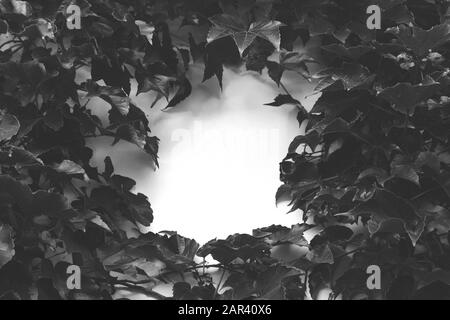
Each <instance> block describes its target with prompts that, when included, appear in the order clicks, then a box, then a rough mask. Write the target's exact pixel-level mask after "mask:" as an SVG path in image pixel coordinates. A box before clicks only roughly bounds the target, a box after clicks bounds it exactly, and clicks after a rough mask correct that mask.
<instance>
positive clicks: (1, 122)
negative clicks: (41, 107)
mask: <svg viewBox="0 0 450 320" xmlns="http://www.w3.org/2000/svg"><path fill="white" fill-rule="evenodd" d="M19 129H20V124H19V120H17V118H16V117H15V116H13V115H10V114H1V113H0V141H5V140H9V139H11V138H12V137H14V136H15V135H16V134H17V133H18V132H19Z"/></svg>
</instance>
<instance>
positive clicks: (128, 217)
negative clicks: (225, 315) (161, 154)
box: [0, 0, 450, 300]
mask: <svg viewBox="0 0 450 320" xmlns="http://www.w3.org/2000/svg"><path fill="white" fill-rule="evenodd" d="M371 5H376V6H378V8H380V10H381V21H380V28H375V29H369V28H368V27H367V24H366V21H367V18H368V15H367V11H366V10H367V8H368V7H369V6H371ZM449 7H450V5H449V3H448V2H447V1H445V0H360V1H354V0H301V1H296V0H236V1H219V0H189V1H187V0H185V1H183V0H148V1H147V0H29V1H19V0H0V170H1V171H0V298H3V299H112V298H117V297H118V295H117V292H118V291H119V290H122V289H127V290H130V291H133V292H138V293H143V294H146V295H148V296H149V297H151V298H155V299H298V300H302V299H310V298H312V299H316V298H318V297H319V295H320V293H321V292H323V290H324V289H326V290H328V292H329V293H330V294H329V298H330V299H412V298H416V299H425V298H450V287H449V284H450V246H449V241H450V233H449V230H450V211H449V210H450V170H449V164H450V148H449V147H450V146H449V135H450V98H449V96H450V76H449V74H450V69H449V67H450V60H449V59H450V24H449V21H450V20H449V19H450V10H449ZM77 19H79V21H77ZM78 22H79V23H78ZM193 63H203V64H204V81H206V80H209V79H210V78H216V79H217V82H218V85H219V86H222V77H223V68H224V66H231V65H233V66H236V65H243V66H245V68H246V69H247V70H251V71H255V72H259V73H261V72H267V73H268V75H269V76H270V78H271V79H272V80H273V81H274V82H275V84H276V85H277V86H278V87H279V88H280V95H279V96H277V97H276V98H274V101H273V102H270V101H268V105H269V106H261V107H282V106H283V105H285V104H290V105H295V106H296V107H297V108H298V117H297V120H298V122H299V126H300V128H299V133H301V132H304V134H300V135H298V136H297V137H295V138H294V139H293V142H292V143H291V145H290V147H289V150H286V151H287V156H286V157H285V158H284V159H282V160H281V159H280V160H281V164H280V179H281V181H282V186H281V187H280V189H279V190H278V192H277V194H276V201H277V202H280V201H283V200H287V201H290V207H291V209H292V211H295V210H301V211H302V212H303V220H302V221H299V223H298V224H297V225H294V226H292V227H290V228H288V227H283V226H269V227H267V228H262V229H257V230H254V231H253V233H252V234H251V235H250V234H236V235H232V236H229V237H228V238H227V239H224V240H212V241H210V242H208V243H207V244H205V245H203V246H201V247H200V246H199V244H198V243H197V242H196V241H195V240H193V239H187V238H185V237H182V236H180V235H178V234H177V233H176V232H164V233H152V232H144V230H145V228H143V227H148V226H150V225H151V223H152V221H153V211H152V209H151V205H150V202H149V199H147V197H146V196H144V195H142V194H136V193H135V192H133V187H134V186H135V181H133V180H132V179H130V178H128V177H124V176H121V175H119V174H115V173H114V165H113V163H114V159H111V158H109V157H107V158H106V159H105V169H104V171H103V172H100V171H99V170H98V169H97V168H96V167H92V163H91V161H90V160H91V157H92V155H93V151H92V150H91V149H90V148H89V147H88V146H87V145H86V139H88V138H90V139H91V138H92V139H95V138H96V137H101V136H103V137H110V139H111V142H112V143H113V144H116V143H118V142H119V141H121V140H124V141H127V142H129V143H132V144H134V145H136V147H137V148H140V149H142V152H144V153H146V154H147V155H148V161H149V162H151V163H152V164H154V166H155V167H158V144H159V139H158V138H157V137H155V136H153V135H152V133H151V130H150V129H151V128H150V127H149V121H148V119H147V117H146V114H145V110H147V109H148V108H152V107H154V105H155V104H156V103H157V102H159V103H161V101H164V103H165V108H179V107H181V106H180V105H179V103H180V102H181V101H183V100H184V99H186V98H187V97H188V96H189V95H190V94H191V91H192V85H191V83H190V80H189V78H188V77H187V75H186V72H187V70H188V69H189V66H190V65H191V64H193ZM288 72H294V73H297V74H298V75H299V76H301V77H303V78H305V79H307V80H308V81H310V82H311V83H314V84H315V85H316V87H315V90H314V91H315V92H314V93H315V94H317V95H318V96H319V98H318V100H317V101H316V103H315V104H314V106H313V108H312V109H311V110H306V109H305V107H304V106H302V104H301V102H299V101H298V100H297V99H295V98H294V97H293V96H292V95H291V94H290V93H289V91H288V90H287V89H286V87H285V86H284V84H283V76H284V74H285V73H288ZM80 74H84V75H86V74H87V75H88V76H87V78H86V77H84V78H83V77H80ZM85 78H86V79H85ZM80 79H82V80H80ZM132 81H136V82H137V84H138V87H137V94H141V93H147V92H153V93H154V97H155V101H154V102H153V103H152V102H150V104H149V105H136V104H135V103H134V102H133V100H132V99H131V98H130V93H131V91H132V89H131V87H132V86H131V82H132ZM94 98H100V99H103V100H104V101H105V102H106V103H107V105H108V106H109V107H108V109H109V110H107V114H108V118H107V119H106V121H104V120H102V119H100V118H99V117H97V116H96V115H95V114H98V113H97V112H93V110H92V108H93V106H92V104H90V101H91V99H94ZM250 187H251V186H250ZM149 196H150V197H151V195H149ZM150 199H151V198H150ZM156 214H157V212H156ZM130 225H131V226H135V229H136V230H141V231H139V232H138V234H137V235H130V234H129V232H128V231H129V228H130ZM307 232H312V233H313V234H314V237H313V238H312V239H310V241H308V240H307V239H306V237H305V233H307ZM286 245H289V246H292V247H297V248H300V249H301V250H303V251H304V254H302V255H301V256H299V257H296V258H295V259H292V260H286V259H281V258H278V257H277V255H275V254H274V251H276V249H277V248H278V247H280V246H286ZM207 257H212V258H213V259H214V260H215V261H216V263H214V264H208V263H206V262H205V261H206V260H205V259H206V258H207ZM70 266H78V267H79V268H80V270H81V283H80V286H79V287H78V288H70V286H68V285H67V280H68V277H69V276H70V274H68V273H67V270H68V267H70ZM373 266H377V267H378V268H379V270H381V275H380V279H381V285H380V286H379V287H376V286H375V288H373V287H371V286H368V282H367V279H368V276H369V275H368V274H367V270H368V267H373ZM215 270H218V271H219V275H220V276H219V278H218V279H215V278H214V277H212V276H211V272H209V271H215ZM180 276H181V277H180ZM180 279H191V280H183V281H181V280H180ZM165 282H166V283H167V282H169V283H173V294H172V296H170V297H165V296H162V295H161V294H160V293H157V292H155V291H154V290H153V289H154V288H155V286H157V285H158V284H161V283H165Z"/></svg>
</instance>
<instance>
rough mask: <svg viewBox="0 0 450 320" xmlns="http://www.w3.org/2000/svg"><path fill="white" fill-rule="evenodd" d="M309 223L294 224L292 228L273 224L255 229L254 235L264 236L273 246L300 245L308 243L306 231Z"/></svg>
mask: <svg viewBox="0 0 450 320" xmlns="http://www.w3.org/2000/svg"><path fill="white" fill-rule="evenodd" d="M309 228H310V226H308V225H300V224H297V225H293V226H292V227H291V228H287V227H283V226H275V225H272V226H270V227H266V228H261V229H256V230H253V236H254V237H257V238H264V239H265V241H266V242H267V243H269V244H270V245H272V246H277V245H280V244H286V243H288V244H293V245H297V246H300V247H304V246H307V245H308V241H307V240H306V239H305V237H304V233H305V231H306V230H308V229H309Z"/></svg>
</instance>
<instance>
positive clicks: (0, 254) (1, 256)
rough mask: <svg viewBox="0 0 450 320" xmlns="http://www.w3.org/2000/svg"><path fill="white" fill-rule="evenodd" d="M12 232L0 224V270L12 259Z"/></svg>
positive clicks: (9, 228)
mask: <svg viewBox="0 0 450 320" xmlns="http://www.w3.org/2000/svg"><path fill="white" fill-rule="evenodd" d="M14 254H15V251H14V231H13V229H12V228H11V227H10V226H8V225H6V224H0V269H1V268H2V267H3V266H4V265H5V264H7V263H8V262H9V261H11V259H12V258H13V257H14Z"/></svg>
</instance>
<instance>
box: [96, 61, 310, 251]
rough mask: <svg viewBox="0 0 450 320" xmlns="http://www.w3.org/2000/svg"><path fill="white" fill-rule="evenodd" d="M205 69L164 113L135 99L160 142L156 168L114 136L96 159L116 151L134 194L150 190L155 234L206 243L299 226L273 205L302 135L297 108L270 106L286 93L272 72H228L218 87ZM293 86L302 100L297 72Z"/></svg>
mask: <svg viewBox="0 0 450 320" xmlns="http://www.w3.org/2000/svg"><path fill="white" fill-rule="evenodd" d="M202 71H203V68H201V67H196V66H193V70H192V71H191V72H190V74H189V77H190V79H191V81H192V83H193V87H194V88H193V92H192V95H191V96H190V97H189V98H188V99H187V100H185V101H183V102H182V103H181V104H179V105H177V106H176V107H175V108H174V109H172V110H170V111H167V112H162V111H161V108H162V107H164V103H161V104H158V105H157V106H155V107H154V109H152V110H150V109H149V106H150V105H151V102H152V96H151V95H150V94H148V95H147V94H143V95H140V96H138V97H132V98H133V101H134V102H135V103H136V104H137V105H138V106H139V107H141V108H142V109H143V110H144V111H145V112H146V113H148V114H149V119H150V123H151V125H150V127H151V128H152V133H153V134H154V135H156V136H158V137H159V138H160V139H161V144H160V152H159V156H160V168H159V169H158V170H156V171H153V169H152V168H151V166H150V164H149V163H150V161H151V160H150V159H149V158H148V156H146V155H145V154H143V153H142V152H140V151H139V150H138V149H137V147H135V146H133V145H130V144H128V143H126V142H121V143H120V144H119V145H118V146H115V147H111V146H110V143H111V141H110V139H108V138H105V139H97V141H96V143H95V150H94V162H95V163H96V164H98V165H99V166H100V167H101V164H102V162H103V159H104V157H105V156H106V155H110V156H111V157H112V159H113V163H114V166H115V168H116V173H119V174H122V175H126V176H129V177H131V178H133V179H135V180H136V181H137V187H136V191H137V192H141V193H143V194H145V195H147V196H148V197H149V200H150V202H151V204H152V207H153V209H154V215H155V220H154V223H153V225H152V227H151V230H152V231H155V232H158V231H163V230H165V231H177V232H178V233H179V234H181V235H183V236H186V237H190V238H194V239H196V240H197V241H199V242H200V243H205V242H207V241H209V240H211V239H214V238H225V237H227V236H228V235H230V234H234V233H251V232H252V230H253V229H254V228H258V227H264V226H269V225H272V224H281V225H286V226H290V225H292V224H295V223H299V221H300V220H299V219H300V214H299V213H294V214H289V215H287V214H286V212H287V211H288V209H287V207H286V206H285V205H282V206H279V207H278V208H277V207H276V206H275V192H276V190H277V188H278V187H279V186H280V184H281V183H280V181H279V162H280V161H281V160H282V159H283V157H284V156H285V155H286V152H287V148H288V145H289V143H290V142H291V141H292V139H293V138H294V137H295V136H296V135H298V134H299V133H300V130H299V126H298V122H297V120H296V115H297V110H296V107H294V106H283V107H270V106H264V104H265V103H269V102H272V101H273V99H274V97H276V96H277V95H278V94H279V93H281V92H282V91H280V90H281V89H278V88H277V87H276V86H274V85H273V84H272V83H273V82H272V81H271V80H269V79H267V77H261V76H259V75H254V74H248V73H247V74H240V75H239V74H237V73H235V72H233V71H229V70H228V71H226V72H225V73H224V77H223V80H224V83H223V91H222V92H220V89H219V88H218V84H217V82H216V80H215V79H212V80H210V81H208V82H207V83H205V84H201V76H202ZM291 76H292V75H291ZM292 83H297V87H296V88H295V87H293V86H294V85H292V86H291V85H290V83H289V81H288V82H287V83H286V85H287V87H288V88H291V87H292V89H293V91H292V92H291V93H292V94H295V97H296V98H297V99H300V100H302V101H304V100H303V99H302V98H303V97H304V96H305V94H306V93H308V92H310V88H309V86H308V85H307V83H306V82H305V86H304V87H302V88H299V87H298V83H299V79H298V77H295V81H293V82H292ZM294 88H295V89H294ZM134 90H135V88H134ZM100 169H101V168H100Z"/></svg>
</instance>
